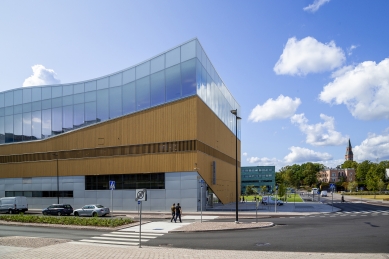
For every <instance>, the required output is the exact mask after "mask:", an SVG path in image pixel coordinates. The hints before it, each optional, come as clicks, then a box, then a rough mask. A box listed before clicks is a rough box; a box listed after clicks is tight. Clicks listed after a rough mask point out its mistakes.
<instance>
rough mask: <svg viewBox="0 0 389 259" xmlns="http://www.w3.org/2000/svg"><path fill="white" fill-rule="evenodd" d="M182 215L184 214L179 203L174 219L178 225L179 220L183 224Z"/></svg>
mask: <svg viewBox="0 0 389 259" xmlns="http://www.w3.org/2000/svg"><path fill="white" fill-rule="evenodd" d="M181 214H182V210H181V206H180V203H177V206H176V218H175V219H174V222H175V223H177V219H180V223H182V221H181Z"/></svg>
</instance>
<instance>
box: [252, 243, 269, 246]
mask: <svg viewBox="0 0 389 259" xmlns="http://www.w3.org/2000/svg"><path fill="white" fill-rule="evenodd" d="M255 245H256V246H269V245H270V243H256V244H255Z"/></svg>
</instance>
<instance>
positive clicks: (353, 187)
mask: <svg viewBox="0 0 389 259" xmlns="http://www.w3.org/2000/svg"><path fill="white" fill-rule="evenodd" d="M357 188H358V182H356V181H353V182H349V183H348V186H347V189H348V190H349V191H350V192H352V191H355V190H356V189H357Z"/></svg>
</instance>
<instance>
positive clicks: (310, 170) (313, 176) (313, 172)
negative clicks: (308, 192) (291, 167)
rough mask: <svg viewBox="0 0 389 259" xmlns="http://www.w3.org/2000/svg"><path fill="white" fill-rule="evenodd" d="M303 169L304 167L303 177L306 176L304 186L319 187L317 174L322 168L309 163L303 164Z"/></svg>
mask: <svg viewBox="0 0 389 259" xmlns="http://www.w3.org/2000/svg"><path fill="white" fill-rule="evenodd" d="M301 167H303V168H304V169H303V176H304V180H303V181H304V184H306V185H309V186H315V185H317V183H318V181H317V174H318V173H319V171H320V166H317V165H315V164H313V163H311V162H308V163H306V164H302V165H301Z"/></svg>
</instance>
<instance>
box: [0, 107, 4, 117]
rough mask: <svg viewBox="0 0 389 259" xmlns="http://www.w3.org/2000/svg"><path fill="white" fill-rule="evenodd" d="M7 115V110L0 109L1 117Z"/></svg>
mask: <svg viewBox="0 0 389 259" xmlns="http://www.w3.org/2000/svg"><path fill="white" fill-rule="evenodd" d="M4 115H5V108H0V116H4Z"/></svg>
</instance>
